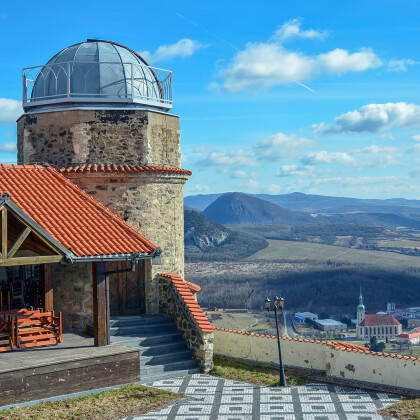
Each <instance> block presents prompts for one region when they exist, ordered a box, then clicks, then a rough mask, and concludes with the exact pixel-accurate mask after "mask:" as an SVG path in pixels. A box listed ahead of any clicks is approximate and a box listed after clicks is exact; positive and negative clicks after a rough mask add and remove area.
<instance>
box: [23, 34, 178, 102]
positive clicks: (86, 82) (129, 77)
mask: <svg viewBox="0 0 420 420" xmlns="http://www.w3.org/2000/svg"><path fill="white" fill-rule="evenodd" d="M23 73H24V86H23V89H24V98H23V102H24V104H23V105H24V108H25V109H28V108H33V107H45V106H51V105H54V106H57V105H59V104H61V106H62V105H63V104H67V106H68V105H69V104H72V106H75V105H81V104H82V105H86V104H90V105H93V104H102V105H104V104H109V105H111V106H112V105H114V106H115V105H116V104H123V105H125V106H134V107H137V106H141V105H143V106H144V105H147V106H152V107H158V108H161V109H163V110H168V109H170V108H172V73H171V72H170V71H167V70H162V69H157V68H153V67H150V66H149V65H148V64H147V62H146V60H144V59H143V58H142V57H141V56H140V55H139V54H137V53H135V52H134V51H132V50H130V49H129V48H127V47H125V46H123V45H120V44H117V43H115V42H110V41H102V40H95V39H88V40H87V41H86V42H81V43H78V44H75V45H72V46H70V47H67V48H65V49H63V50H62V51H60V52H59V53H57V54H56V55H55V56H54V57H52V58H51V59H50V60H49V61H48V63H47V64H45V65H44V66H38V67H31V68H27V69H24V72H23Z"/></svg>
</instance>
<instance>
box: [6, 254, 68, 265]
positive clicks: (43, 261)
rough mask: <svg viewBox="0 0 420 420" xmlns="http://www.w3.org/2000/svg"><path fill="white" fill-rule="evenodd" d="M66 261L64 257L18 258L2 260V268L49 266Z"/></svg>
mask: <svg viewBox="0 0 420 420" xmlns="http://www.w3.org/2000/svg"><path fill="white" fill-rule="evenodd" d="M63 259H64V257H63V256H62V255H49V256H44V257H43V256H40V257H18V258H6V259H3V258H1V259H0V267H9V266H12V265H31V264H48V263H57V262H60V261H62V260H63Z"/></svg>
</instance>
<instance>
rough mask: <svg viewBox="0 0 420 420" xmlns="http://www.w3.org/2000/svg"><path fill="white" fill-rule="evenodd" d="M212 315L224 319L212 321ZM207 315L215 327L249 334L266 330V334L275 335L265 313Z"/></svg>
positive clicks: (208, 312)
mask: <svg viewBox="0 0 420 420" xmlns="http://www.w3.org/2000/svg"><path fill="white" fill-rule="evenodd" d="M212 314H215V315H218V316H221V317H222V319H212ZM206 315H207V316H208V318H209V319H210V322H211V323H212V325H213V326H215V327H219V328H227V329H229V330H237V331H249V332H261V330H264V331H265V333H266V334H274V333H275V329H274V327H273V325H271V323H270V319H267V317H266V316H265V314H263V313H249V314H229V313H225V312H219V311H216V312H212V311H206Z"/></svg>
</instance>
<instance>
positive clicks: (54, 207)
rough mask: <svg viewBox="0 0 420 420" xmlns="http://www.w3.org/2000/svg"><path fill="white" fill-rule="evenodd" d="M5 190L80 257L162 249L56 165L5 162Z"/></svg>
mask: <svg viewBox="0 0 420 420" xmlns="http://www.w3.org/2000/svg"><path fill="white" fill-rule="evenodd" d="M3 193H7V194H9V195H10V199H11V200H12V202H13V203H14V204H16V205H17V206H18V207H19V208H20V209H21V210H22V211H23V212H24V213H26V214H27V215H28V216H29V217H30V218H32V219H33V220H34V221H35V222H36V223H38V224H39V225H40V226H41V227H42V228H44V229H45V230H46V231H47V232H48V233H49V234H50V235H51V236H53V237H54V238H55V239H56V240H57V241H58V242H60V243H61V244H62V245H63V246H64V247H66V248H67V249H70V250H71V251H72V252H73V253H74V254H75V255H76V256H77V257H82V256H95V255H112V254H131V253H134V252H139V253H147V254H148V253H152V252H153V251H155V250H156V249H157V247H156V246H155V245H153V244H152V243H151V242H150V241H148V240H147V239H145V238H144V237H143V236H142V235H141V234H140V233H138V232H136V231H135V230H134V229H133V228H131V227H130V226H128V225H127V224H126V223H125V222H124V221H123V220H121V219H120V218H118V217H117V216H116V215H114V214H113V213H111V212H110V211H109V210H108V209H107V208H105V207H104V206H102V205H101V204H99V203H98V202H97V201H95V200H94V199H93V198H92V197H91V196H90V195H88V194H86V193H85V192H84V191H82V190H81V189H80V188H79V187H77V186H76V185H74V184H73V183H72V182H70V181H69V180H67V179H66V178H65V177H64V176H63V175H61V174H60V173H59V172H57V171H56V170H55V169H53V168H51V167H48V166H39V165H3V164H1V165H0V195H1V194H3Z"/></svg>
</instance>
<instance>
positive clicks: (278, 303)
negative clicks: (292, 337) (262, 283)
mask: <svg viewBox="0 0 420 420" xmlns="http://www.w3.org/2000/svg"><path fill="white" fill-rule="evenodd" d="M273 303H274V316H275V318H276V328H277V344H278V346H279V365H280V386H287V384H286V375H285V374H284V366H283V359H282V357H281V346H280V333H279V321H278V319H277V309H279V310H280V312H283V308H284V298H282V297H278V296H276V297H275V298H274V302H273ZM264 307H265V309H267V312H269V311H270V309H271V300H270V299H269V298H266V299H265V301H264Z"/></svg>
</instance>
